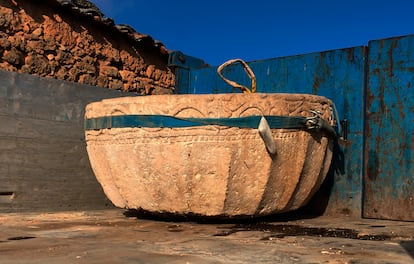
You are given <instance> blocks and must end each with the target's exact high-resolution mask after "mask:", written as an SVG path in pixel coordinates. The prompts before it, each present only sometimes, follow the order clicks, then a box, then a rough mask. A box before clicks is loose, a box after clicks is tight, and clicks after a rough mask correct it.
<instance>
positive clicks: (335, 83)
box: [176, 46, 366, 217]
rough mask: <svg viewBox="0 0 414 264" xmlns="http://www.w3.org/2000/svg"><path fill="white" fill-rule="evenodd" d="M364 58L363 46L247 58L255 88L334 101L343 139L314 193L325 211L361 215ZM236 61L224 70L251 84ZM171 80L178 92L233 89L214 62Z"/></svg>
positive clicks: (215, 91) (180, 74) (198, 92)
mask: <svg viewBox="0 0 414 264" xmlns="http://www.w3.org/2000/svg"><path fill="white" fill-rule="evenodd" d="M365 59H366V47H364V46H362V47H354V48H349V49H339V50H332V51H325V52H315V53H310V54H305V55H297V56H289V57H282V58H274V59H267V60H260V61H253V62H249V63H248V64H249V66H250V67H251V68H252V70H253V72H254V74H255V75H256V79H257V92H261V93H276V92H280V93H307V94H317V95H322V96H325V97H327V98H329V99H331V100H332V101H333V102H334V103H335V104H336V108H337V109H338V112H339V119H340V120H347V124H348V131H347V137H348V140H347V141H340V142H339V143H338V144H337V145H336V148H335V150H336V151H335V153H334V161H333V166H332V168H331V171H330V174H329V175H328V181H327V183H326V184H325V185H324V186H325V187H324V188H326V190H323V191H322V193H321V194H319V198H318V199H321V200H323V201H318V202H317V204H318V206H319V207H321V206H323V207H324V208H320V210H322V211H324V210H326V211H325V212H326V213H329V214H350V215H353V216H357V217H360V216H361V195H362V183H361V182H362V176H361V172H362V165H363V162H362V153H363V129H364V127H363V117H364V88H365V82H364V81H365V79H364V76H365ZM239 66H240V65H231V66H229V67H227V68H226V69H225V70H224V71H223V75H224V76H225V77H226V78H228V79H230V80H234V81H237V82H238V83H239V84H241V85H244V86H250V83H251V80H250V79H249V78H248V76H247V75H246V74H245V72H244V70H243V68H242V67H239ZM176 80H181V81H177V82H176V86H177V87H176V89H177V91H180V93H196V94H205V93H231V92H235V91H234V90H233V88H232V87H231V86H230V85H228V84H227V83H225V82H224V81H223V80H222V79H220V77H219V76H218V74H217V67H202V68H191V69H190V70H188V71H186V72H183V71H180V72H178V71H176ZM183 80H184V81H183ZM317 196H318V195H317Z"/></svg>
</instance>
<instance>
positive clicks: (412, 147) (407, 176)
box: [364, 35, 414, 221]
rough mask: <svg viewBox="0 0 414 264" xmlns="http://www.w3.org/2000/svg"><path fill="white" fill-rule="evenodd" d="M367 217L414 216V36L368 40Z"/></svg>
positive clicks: (409, 217) (412, 219) (405, 217)
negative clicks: (413, 86)
mask: <svg viewBox="0 0 414 264" xmlns="http://www.w3.org/2000/svg"><path fill="white" fill-rule="evenodd" d="M368 58H369V73H368V89H367V96H366V109H367V112H366V129H365V137H366V144H365V197H364V217H370V218H382V219H394V220H409V221H414V167H413V161H414V158H413V151H414V129H413V128H414V94H413V88H412V85H413V84H414V36H413V35H412V36H406V37H398V38H391V39H385V40H378V41H371V42H370V43H369V57H368Z"/></svg>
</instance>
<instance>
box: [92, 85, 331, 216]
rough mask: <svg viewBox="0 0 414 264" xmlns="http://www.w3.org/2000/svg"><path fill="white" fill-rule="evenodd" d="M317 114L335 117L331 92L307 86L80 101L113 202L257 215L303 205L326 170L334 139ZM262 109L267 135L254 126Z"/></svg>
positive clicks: (97, 168) (96, 167)
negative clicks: (288, 90) (294, 90)
mask: <svg viewBox="0 0 414 264" xmlns="http://www.w3.org/2000/svg"><path fill="white" fill-rule="evenodd" d="M315 115H317V118H319V120H322V121H324V122H326V123H329V124H331V125H332V124H333V123H332V122H333V120H334V119H333V116H332V102H331V101H330V100H328V99H326V98H324V97H321V96H316V95H307V94H253V93H252V94H214V95H213V94H209V95H156V96H137V97H124V98H115V99H106V100H102V101H100V102H94V103H91V104H89V105H87V107H86V114H85V118H86V120H85V126H86V130H85V137H86V143H87V151H88V155H89V159H90V162H91V165H92V169H93V171H94V173H95V175H96V178H97V180H98V181H99V183H100V184H101V185H102V188H103V190H104V192H105V194H106V195H107V197H108V198H109V199H110V200H111V201H112V203H113V204H114V205H115V206H117V207H121V208H129V209H143V210H146V211H149V212H154V213H174V214H194V215H201V216H228V217H237V216H262V215H268V214H274V213H281V212H286V211H291V210H295V209H297V208H299V207H301V206H303V205H305V204H306V203H307V202H308V201H309V199H310V198H311V197H312V195H313V194H314V193H315V192H316V191H317V189H318V188H319V186H320V185H321V183H322V181H323V180H324V178H325V176H326V174H327V171H328V168H329V166H330V162H331V157H332V139H331V137H329V136H328V135H327V133H325V132H324V130H323V129H317V128H316V129H315V126H313V125H314V123H315V122H313V123H312V120H314V118H316V116H315ZM263 116H264V118H265V119H266V120H267V121H268V122H267V123H266V125H265V129H264V130H265V132H266V129H267V132H269V133H270V139H269V138H267V139H266V135H263V134H261V133H259V132H258V128H257V127H258V122H259V121H261V120H262V119H261V118H262V117H263ZM286 117H287V118H286ZM306 117H308V118H306ZM292 122H293V123H294V124H292ZM239 124H240V125H239ZM275 127H276V128H275ZM265 134H266V133H265ZM268 135H269V134H268ZM269 140H270V141H271V142H270V143H271V144H273V147H275V149H276V151H275V152H274V151H270V150H269V148H268V146H267V144H269V142H268V141H269Z"/></svg>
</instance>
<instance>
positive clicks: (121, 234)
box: [0, 209, 414, 263]
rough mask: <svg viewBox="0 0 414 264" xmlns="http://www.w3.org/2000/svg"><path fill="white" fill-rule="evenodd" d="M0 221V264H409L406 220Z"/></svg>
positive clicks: (124, 215)
mask: <svg viewBox="0 0 414 264" xmlns="http://www.w3.org/2000/svg"><path fill="white" fill-rule="evenodd" d="M0 223H1V225H0V263H414V222H398V221H384V220H372V219H351V218H347V217H341V218H334V217H325V216H324V217H317V218H306V219H300V218H299V219H279V220H278V219H270V220H269V219H266V221H265V220H264V219H261V220H255V221H253V220H249V221H247V220H244V221H235V220H233V221H227V222H225V221H200V220H198V221H195V220H194V219H193V220H192V221H191V220H190V221H189V220H188V219H187V220H186V221H184V220H182V219H181V220H178V219H176V220H174V221H172V220H167V219H159V218H154V217H148V216H145V215H143V214H140V213H136V212H131V211H125V210H119V209H111V210H102V211H88V212H79V211H78V212H60V213H37V214H2V215H0Z"/></svg>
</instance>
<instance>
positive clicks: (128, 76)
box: [0, 0, 174, 94]
mask: <svg viewBox="0 0 414 264" xmlns="http://www.w3.org/2000/svg"><path fill="white" fill-rule="evenodd" d="M99 20H100V19H99V17H98V18H97V17H96V16H95V18H94V17H93V16H84V15H81V13H79V14H78V13H75V12H73V11H72V10H70V9H69V8H66V7H65V6H62V5H61V4H59V1H52V0H44V1H29V0H0V69H3V70H6V71H14V72H19V73H28V74H32V75H37V76H42V77H51V78H56V79H59V80H67V81H72V82H78V83H82V84H88V85H93V86H100V87H106V88H110V89H115V90H123V91H128V92H137V93H140V94H165V93H171V92H172V90H173V86H174V74H173V72H172V71H171V70H170V69H169V68H167V66H166V65H167V60H168V53H167V52H165V47H163V46H161V47H160V46H157V45H155V44H154V41H151V40H152V39H151V38H150V37H148V36H145V35H141V36H142V38H140V35H139V33H135V36H136V35H138V37H137V36H136V37H135V40H131V38H129V37H128V36H127V34H125V33H123V32H121V31H120V30H117V28H116V27H115V25H114V24H112V25H111V24H110V23H109V24H108V23H106V24H105V23H102V21H99ZM141 40H142V41H141ZM148 40H150V41H148ZM160 48H161V49H160ZM163 51H164V52H163Z"/></svg>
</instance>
